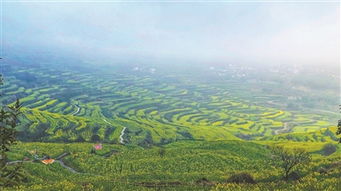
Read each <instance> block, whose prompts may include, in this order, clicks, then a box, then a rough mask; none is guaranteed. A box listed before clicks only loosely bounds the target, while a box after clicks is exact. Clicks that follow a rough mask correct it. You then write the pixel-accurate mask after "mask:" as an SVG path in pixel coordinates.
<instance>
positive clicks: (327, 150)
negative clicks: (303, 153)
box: [322, 143, 337, 156]
mask: <svg viewBox="0 0 341 191" xmlns="http://www.w3.org/2000/svg"><path fill="white" fill-rule="evenodd" d="M336 149H337V147H336V145H334V144H331V143H328V144H325V145H324V146H323V148H322V154H323V155H324V156H328V155H331V154H333V153H335V152H336Z"/></svg>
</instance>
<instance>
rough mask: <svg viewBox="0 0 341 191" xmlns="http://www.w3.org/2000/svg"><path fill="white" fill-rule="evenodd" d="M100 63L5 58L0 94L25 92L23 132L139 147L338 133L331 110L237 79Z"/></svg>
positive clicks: (11, 96) (37, 137) (320, 137)
mask: <svg viewBox="0 0 341 191" xmlns="http://www.w3.org/2000/svg"><path fill="white" fill-rule="evenodd" d="M103 68H104V69H96V68H90V69H89V68H83V69H82V68H81V69H79V70H75V69H73V68H72V67H63V68H59V67H57V66H48V67H47V66H46V65H43V64H41V65H39V66H28V65H24V64H13V63H7V64H4V75H5V84H4V86H2V87H1V88H2V90H1V91H2V94H3V96H2V97H1V101H2V102H3V103H12V102H13V101H14V100H15V99H16V98H20V101H21V102H22V104H23V107H24V108H23V113H24V115H23V116H22V118H21V119H20V122H21V123H20V127H19V129H20V134H19V137H20V139H21V140H25V141H50V142H83V141H92V139H93V135H99V136H100V137H101V139H102V141H103V142H108V143H119V142H122V143H125V144H139V145H142V146H147V145H151V144H164V143H169V142H173V141H176V140H181V139H203V140H238V139H245V140H251V139H255V140H269V139H272V140H273V139H275V140H281V139H289V140H294V141H323V142H324V141H330V140H332V139H334V140H335V139H336V137H335V135H334V133H333V132H334V131H333V128H335V127H333V123H332V120H331V119H330V118H329V117H328V116H327V115H323V114H316V113H309V112H302V111H288V110H284V109H282V108H280V107H271V106H265V105H260V104H258V103H256V102H253V101H252V100H253V95H249V97H250V99H249V100H248V99H245V98H240V97H238V96H236V95H237V93H236V91H235V90H236V89H238V87H239V86H240V84H239V83H238V81H233V80H232V81H230V83H228V85H226V87H224V86H222V85H221V84H215V83H209V82H206V83H203V82H200V83H199V82H198V81H197V80H196V79H191V78H188V77H187V76H186V75H181V74H179V75H176V76H175V75H171V74H169V73H167V72H160V73H154V72H153V73H151V72H146V71H148V70H145V71H144V72H142V71H133V70H126V71H124V72H122V70H119V69H117V70H115V69H112V68H110V69H107V68H105V67H103ZM273 96H276V95H269V96H268V97H267V96H266V95H265V97H266V99H268V100H271V97H273ZM288 133H290V134H288ZM274 135H275V136H274ZM296 135H297V136H296Z"/></svg>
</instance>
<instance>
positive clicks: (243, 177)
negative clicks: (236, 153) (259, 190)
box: [227, 172, 256, 184]
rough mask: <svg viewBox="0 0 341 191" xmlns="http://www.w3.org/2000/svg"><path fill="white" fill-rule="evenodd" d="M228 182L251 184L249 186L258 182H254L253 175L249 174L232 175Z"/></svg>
mask: <svg viewBox="0 0 341 191" xmlns="http://www.w3.org/2000/svg"><path fill="white" fill-rule="evenodd" d="M227 182H231V183H249V184H255V183H256V181H255V180H254V178H253V177H252V175H250V174H249V173H245V172H242V173H236V174H233V175H231V176H230V177H229V178H228V179H227Z"/></svg>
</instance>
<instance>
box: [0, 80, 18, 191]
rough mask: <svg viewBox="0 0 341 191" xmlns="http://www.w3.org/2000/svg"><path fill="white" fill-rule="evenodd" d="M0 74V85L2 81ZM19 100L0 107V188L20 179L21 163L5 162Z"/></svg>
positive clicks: (14, 141)
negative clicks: (11, 163)
mask: <svg viewBox="0 0 341 191" xmlns="http://www.w3.org/2000/svg"><path fill="white" fill-rule="evenodd" d="M2 82H3V78H2V75H0V85H2V84H3V83H2ZM20 108H21V105H20V102H19V100H17V101H16V102H15V103H14V104H13V105H11V106H2V107H1V109H0V188H1V187H5V186H13V185H15V184H17V183H18V182H20V180H22V179H23V178H24V177H23V174H22V172H21V170H22V169H21V164H15V165H10V164H8V163H7V152H8V151H10V147H11V146H12V145H13V144H15V143H16V129H15V127H16V125H17V121H18V116H19V114H20Z"/></svg>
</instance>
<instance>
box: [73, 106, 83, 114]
mask: <svg viewBox="0 0 341 191" xmlns="http://www.w3.org/2000/svg"><path fill="white" fill-rule="evenodd" d="M75 106H76V107H77V111H75V112H73V113H72V114H71V115H77V114H78V113H79V110H80V109H81V108H80V107H79V106H78V105H77V104H75Z"/></svg>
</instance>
